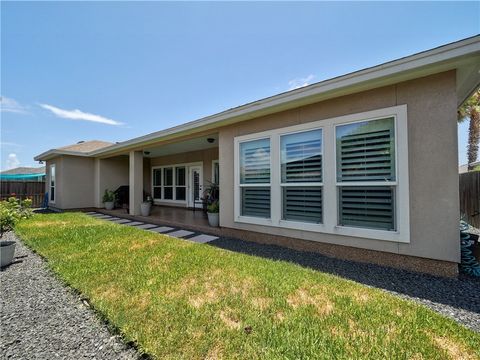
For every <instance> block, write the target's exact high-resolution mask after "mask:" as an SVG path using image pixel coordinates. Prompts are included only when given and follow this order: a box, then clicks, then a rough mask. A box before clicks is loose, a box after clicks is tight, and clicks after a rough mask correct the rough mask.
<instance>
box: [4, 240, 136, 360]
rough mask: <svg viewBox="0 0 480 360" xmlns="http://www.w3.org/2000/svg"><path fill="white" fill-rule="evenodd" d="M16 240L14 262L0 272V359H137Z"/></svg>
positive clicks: (38, 259)
mask: <svg viewBox="0 0 480 360" xmlns="http://www.w3.org/2000/svg"><path fill="white" fill-rule="evenodd" d="M3 238H4V239H3V240H15V241H17V248H16V252H15V259H14V261H13V263H12V264H11V265H10V266H8V267H6V268H3V269H2V271H1V272H0V281H1V297H0V333H1V337H0V358H2V359H137V358H139V353H138V352H137V351H136V350H135V349H133V348H129V347H127V346H126V345H125V344H124V343H123V342H122V341H121V338H120V337H118V336H115V335H114V334H111V333H109V331H108V329H107V327H106V325H105V324H104V323H102V322H101V321H100V320H99V318H98V316H97V315H96V314H95V313H94V312H93V311H92V310H91V309H90V308H88V307H86V306H85V305H84V304H83V303H82V301H81V300H80V298H79V297H78V295H76V294H74V292H73V291H70V290H68V288H66V287H65V286H64V285H63V284H62V283H61V282H60V281H59V280H58V279H57V278H56V277H55V276H54V275H53V274H52V272H51V271H50V270H48V268H47V266H46V263H45V261H43V260H42V259H41V258H40V257H39V256H38V255H36V254H34V253H33V252H32V251H30V250H29V249H28V248H26V247H25V246H24V245H23V244H22V243H21V242H20V241H18V239H16V237H15V235H14V234H13V233H7V234H4V235H3Z"/></svg>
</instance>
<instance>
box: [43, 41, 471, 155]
mask: <svg viewBox="0 0 480 360" xmlns="http://www.w3.org/2000/svg"><path fill="white" fill-rule="evenodd" d="M453 69H456V70H457V82H456V84H457V105H461V104H462V103H463V102H464V101H465V99H466V98H467V97H468V96H469V95H470V94H471V93H472V92H473V91H474V90H475V88H476V87H477V86H478V84H479V83H480V35H477V36H474V37H471V38H468V39H464V40H460V41H457V42H454V43H451V44H447V45H444V46H440V47H437V48H434V49H431V50H428V51H423V52H420V53H418V54H415V55H411V56H407V57H404V58H401V59H398V60H394V61H390V62H387V63H384V64H381V65H378V66H374V67H370V68H367V69H363V70H360V71H356V72H353V73H350V74H346V75H343V76H339V77H335V78H332V79H329V80H325V81H321V82H318V83H315V84H312V85H309V86H306V87H303V88H300V89H296V90H291V91H288V92H284V93H281V94H278V95H275V96H271V97H268V98H265V99H262V100H258V101H254V102H251V103H248V104H245V105H242V106H238V107H235V108H232V109H229V110H226V111H222V112H220V113H218V114H214V115H210V116H207V117H204V118H201V119H198V120H194V121H191V122H188V123H185V124H182V125H179V126H175V127H172V128H169V129H166V130H162V131H158V132H154V133H151V134H148V135H144V136H140V137H137V138H134V139H131V140H127V141H124V142H121V143H117V144H113V145H111V146H108V147H105V148H102V149H99V150H94V151H91V152H89V153H88V154H86V153H76V154H75V152H71V151H70V153H69V154H71V155H79V156H106V155H110V154H115V153H118V152H120V151H130V150H132V149H135V148H138V147H140V146H146V145H149V144H153V143H155V142H157V141H159V140H167V139H174V138H177V137H180V136H183V135H189V134H192V133H195V132H198V131H204V130H205V131H206V130H211V129H215V128H218V127H220V126H224V125H229V124H233V123H237V122H240V121H245V120H250V119H253V118H256V117H260V116H264V115H269V114H273V113H276V112H280V111H284V110H288V109H293V108H296V107H300V106H304V105H308V104H313V103H316V102H319V101H324V100H327V99H331V98H335V97H339V96H345V95H349V94H353V93H357V92H360V91H366V90H370V89H374V88H378V87H381V86H387V85H392V84H396V83H399V82H403V81H408V80H412V79H415V78H419V77H424V76H428V75H432V74H436V73H440V72H444V71H449V70H453ZM63 151H64V150H60V149H53V150H49V151H46V152H44V153H42V154H40V155H38V156H36V157H35V160H47V159H50V158H52V157H55V156H57V155H58V154H62V153H64V152H63Z"/></svg>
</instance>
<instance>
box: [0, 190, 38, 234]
mask: <svg viewBox="0 0 480 360" xmlns="http://www.w3.org/2000/svg"><path fill="white" fill-rule="evenodd" d="M31 207H32V200H31V199H25V200H20V199H17V198H14V197H10V198H8V199H7V200H3V201H1V202H0V234H3V233H4V232H5V231H10V230H13V229H14V227H15V224H16V223H17V222H18V221H19V220H21V219H28V218H29V217H31V216H32V209H31Z"/></svg>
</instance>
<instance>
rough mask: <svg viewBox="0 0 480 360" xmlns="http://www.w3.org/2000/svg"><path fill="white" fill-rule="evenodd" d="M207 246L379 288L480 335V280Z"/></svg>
mask: <svg viewBox="0 0 480 360" xmlns="http://www.w3.org/2000/svg"><path fill="white" fill-rule="evenodd" d="M208 244H209V245H211V246H216V247H220V248H223V249H227V250H231V251H235V252H240V253H244V254H249V255H255V256H260V257H264V258H269V259H274V260H283V261H289V262H292V263H296V264H299V265H301V266H304V267H308V268H312V269H315V270H319V271H322V272H325V273H330V274H333V275H338V276H341V277H343V278H347V279H350V280H353V281H356V282H359V283H361V284H364V285H367V286H370V287H376V288H380V289H383V290H386V291H388V292H391V293H393V294H395V295H398V296H401V297H403V298H406V299H410V300H414V301H416V302H418V303H421V304H423V305H425V306H427V307H429V308H430V309H432V310H434V311H437V312H439V313H440V314H442V315H444V316H447V317H450V318H452V319H454V320H455V321H457V322H458V323H460V324H463V325H464V326H466V327H468V328H470V329H472V330H474V331H477V332H480V279H479V278H471V277H466V276H463V275H461V276H460V277H459V278H458V279H451V278H442V277H436V276H432V275H427V274H419V273H415V272H410V271H405V270H399V269H393V268H389V267H385V266H380V265H375V264H367V263H359V262H354V261H346V260H340V259H335V258H331V257H327V256H323V255H321V254H317V253H311V252H303V251H297V250H292V249H288V248H284V247H280V246H276V245H266V244H258V243H254V242H248V241H244V240H239V239H229V238H220V239H218V240H214V241H211V242H209V243H208Z"/></svg>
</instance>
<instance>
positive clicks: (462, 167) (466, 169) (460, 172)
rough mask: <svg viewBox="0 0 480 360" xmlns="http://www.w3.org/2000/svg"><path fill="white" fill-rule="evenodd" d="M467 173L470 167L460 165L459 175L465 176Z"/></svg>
mask: <svg viewBox="0 0 480 360" xmlns="http://www.w3.org/2000/svg"><path fill="white" fill-rule="evenodd" d="M466 172H468V165H467V164H463V165H460V166H459V167H458V173H459V174H465V173H466Z"/></svg>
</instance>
